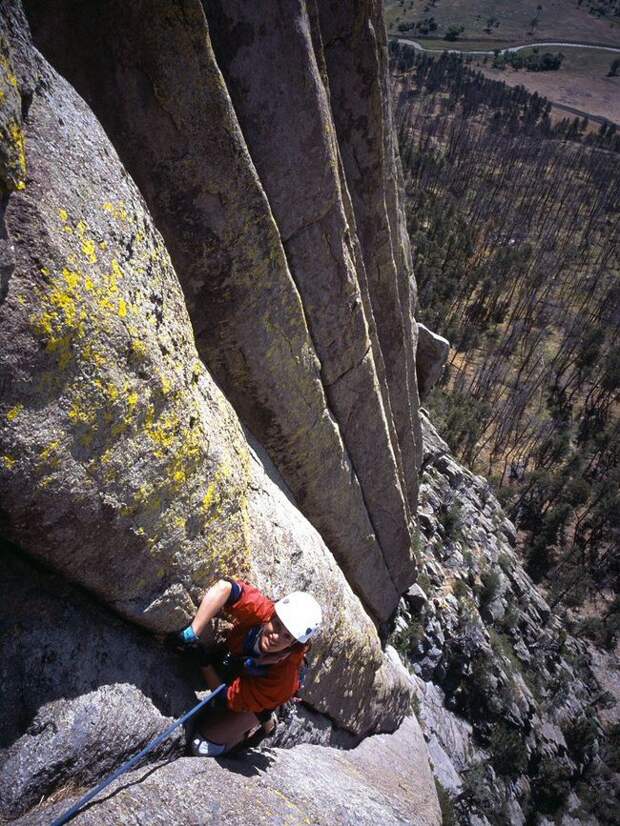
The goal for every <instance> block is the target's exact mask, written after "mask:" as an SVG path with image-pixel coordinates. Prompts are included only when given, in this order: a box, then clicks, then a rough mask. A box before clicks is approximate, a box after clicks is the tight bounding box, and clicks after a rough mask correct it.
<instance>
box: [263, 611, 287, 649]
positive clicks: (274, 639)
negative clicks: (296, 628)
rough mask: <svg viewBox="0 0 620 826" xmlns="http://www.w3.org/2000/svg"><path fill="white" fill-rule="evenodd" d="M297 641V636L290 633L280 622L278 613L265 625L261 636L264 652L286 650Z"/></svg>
mask: <svg viewBox="0 0 620 826" xmlns="http://www.w3.org/2000/svg"><path fill="white" fill-rule="evenodd" d="M294 642H295V637H294V636H293V635H292V634H290V633H289V632H288V631H287V630H286V628H285V627H284V626H283V625H282V623H281V622H280V619H279V617H278V615H277V614H274V615H273V617H272V618H271V619H270V620H269V622H266V623H265V624H264V625H263V630H262V632H261V636H260V650H261V653H262V654H276V653H277V652H278V651H284V649H285V648H289V647H290V646H291V645H292V644H293V643H294Z"/></svg>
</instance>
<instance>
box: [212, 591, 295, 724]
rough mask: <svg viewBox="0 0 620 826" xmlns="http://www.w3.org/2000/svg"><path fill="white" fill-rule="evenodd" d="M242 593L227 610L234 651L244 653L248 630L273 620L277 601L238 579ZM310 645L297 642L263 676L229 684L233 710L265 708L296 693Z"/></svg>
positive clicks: (229, 705) (230, 701)
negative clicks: (231, 624)
mask: <svg viewBox="0 0 620 826" xmlns="http://www.w3.org/2000/svg"><path fill="white" fill-rule="evenodd" d="M237 584H238V585H239V586H240V588H241V596H240V597H239V599H237V600H236V602H234V603H233V604H232V605H227V606H225V610H226V611H227V612H228V613H229V614H230V615H231V616H232V618H233V621H234V625H233V627H232V628H231V630H230V632H229V634H228V638H227V644H228V647H229V649H230V651H231V652H232V653H233V654H235V655H237V656H240V655H242V654H243V653H244V651H243V643H244V640H245V637H246V635H247V633H248V631H249V630H250V629H251V628H253V627H254V626H256V625H262V624H263V623H265V622H269V620H270V619H271V617H272V616H273V614H274V603H273V602H272V601H271V600H270V599H268V598H267V597H266V596H264V594H261V592H260V591H259V590H258V588H255V587H254V586H253V585H249V584H248V583H247V582H238V583H237ZM308 648H309V646H308V645H304V644H302V643H295V645H294V646H293V648H292V649H291V653H290V654H289V655H288V656H287V657H286V659H284V660H282V661H281V662H278V663H274V664H272V665H270V666H268V669H267V673H266V674H265V675H263V676H260V677H259V676H251V675H249V674H248V675H245V674H242V675H241V676H240V677H237V678H236V680H234V682H233V683H232V684H231V685H230V686H229V687H228V690H227V692H226V698H227V700H228V707H229V708H230V709H232V710H233V711H254V712H258V711H264V710H265V709H271V708H276V707H277V706H279V705H282V703H286V702H287V700H290V699H291V697H294V696H295V694H296V693H297V691H298V690H299V686H300V674H299V672H300V668H301V665H302V663H303V659H304V654H305V653H306V651H307V650H308Z"/></svg>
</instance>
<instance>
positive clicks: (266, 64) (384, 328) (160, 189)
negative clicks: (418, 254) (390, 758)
mask: <svg viewBox="0 0 620 826" xmlns="http://www.w3.org/2000/svg"><path fill="white" fill-rule="evenodd" d="M203 5H204V8H203ZM28 11H29V14H30V17H31V22H32V24H33V29H34V35H35V39H36V41H37V44H38V45H39V47H40V48H41V49H42V50H43V52H44V53H45V54H46V55H47V56H48V57H49V59H50V60H51V61H52V62H53V63H54V64H55V65H56V67H57V68H58V69H59V70H60V71H61V72H62V73H63V74H64V75H65V76H66V77H67V78H68V79H69V80H70V81H71V82H72V83H73V84H74V85H75V87H76V88H77V89H78V91H79V92H80V93H81V94H82V95H83V96H84V98H85V99H86V100H87V101H88V102H89V104H90V105H91V106H92V108H93V109H94V111H95V113H96V114H97V116H98V118H99V119H100V120H101V122H102V123H103V125H104V127H105V129H106V131H107V132H108V134H109V135H110V136H111V138H112V141H113V143H114V145H115V148H116V149H117V150H118V152H119V154H120V157H121V159H122V160H123V162H124V164H125V166H126V168H127V169H128V170H129V172H130V173H131V174H132V176H133V177H134V178H135V180H136V182H137V183H138V185H139V187H140V189H141V191H142V194H143V195H144V197H145V198H146V201H147V203H148V205H149V208H150V210H151V212H152V214H153V216H154V219H155V221H156V223H157V226H158V228H159V229H160V230H161V232H162V234H163V237H164V239H165V241H166V245H167V248H168V249H169V251H170V254H171V257H172V261H173V263H174V265H175V269H176V271H177V273H178V275H179V279H180V281H181V284H182V286H183V290H184V293H185V296H186V301H187V306H188V310H189V313H190V316H191V320H192V323H193V327H194V331H195V334H196V340H197V345H198V349H199V352H200V355H201V356H202V358H203V360H204V361H205V363H206V364H207V366H208V368H209V369H210V371H211V372H212V374H213V375H214V376H215V378H216V380H217V382H218V384H219V386H220V387H221V388H222V389H223V390H224V392H225V393H226V395H227V397H228V398H229V399H230V400H231V402H232V403H233V405H234V407H235V409H236V411H237V413H238V414H239V415H240V417H241V418H242V420H243V421H244V423H245V424H246V425H247V426H248V427H249V428H250V429H251V431H252V432H253V433H254V435H255V436H256V437H257V438H258V439H259V440H260V441H261V443H262V444H263V445H264V446H265V447H266V448H267V450H268V452H269V454H270V456H271V458H272V460H273V461H274V462H275V464H276V466H277V467H278V469H279V471H280V473H281V474H282V476H283V477H284V479H285V480H286V482H287V484H288V485H289V487H290V489H291V492H292V494H293V496H294V498H295V500H296V502H297V504H298V506H299V507H300V508H301V510H302V511H303V512H304V514H305V515H306V516H307V517H308V518H309V519H310V521H311V522H312V523H313V524H314V525H315V527H317V529H318V530H319V531H320V533H321V535H322V537H323V538H324V540H325V541H326V543H327V544H328V546H329V547H330V549H331V550H332V552H333V553H334V555H335V556H336V558H337V560H338V562H339V564H340V566H341V568H342V569H343V571H344V572H345V574H346V576H347V578H348V580H349V582H350V583H351V585H352V587H353V588H354V590H355V591H356V593H357V594H358V595H359V596H360V598H361V599H362V601H363V603H364V605H365V606H366V608H367V609H368V610H369V611H370V613H371V614H372V615H373V617H374V618H375V619H376V620H378V621H380V622H382V621H384V620H386V619H387V617H388V616H389V615H390V613H391V612H392V611H393V609H394V607H395V605H396V603H397V600H398V595H399V593H402V591H403V590H404V589H405V588H406V587H407V585H408V584H410V583H411V581H412V580H413V577H414V571H415V564H414V559H413V553H412V549H411V525H412V513H413V512H414V509H415V499H416V476H417V467H418V464H419V459H420V457H419V436H418V428H419V425H418V422H417V412H416V406H417V388H416V380H415V367H414V360H413V359H414V352H415V341H416V329H415V322H414V320H413V316H412V312H411V307H412V302H413V300H414V284H413V279H412V275H411V268H410V256H409V251H408V242H407V240H406V233H405V231H404V227H403V222H402V215H401V211H400V206H399V201H398V175H399V172H398V163H397V160H396V158H395V154H394V146H393V139H392V133H391V115H390V111H389V103H388V96H387V91H386V83H387V80H386V73H385V35H384V30H383V25H382V22H381V14H380V12H381V9H380V6H379V5H378V4H367V5H364V6H363V7H359V8H353V6H351V7H349V6H347V4H345V5H344V6H343V8H342V9H330V8H328V5H327V4H326V6H325V8H323V7H322V5H321V4H318V5H317V4H315V3H314V2H309V3H304V2H295V3H291V4H287V7H286V9H285V11H282V10H281V9H279V8H278V7H277V5H276V4H264V5H256V4H249V3H242V2H238V3H237V2H227V3H217V2H216V3H208V4H201V3H199V2H197V0H195V1H194V2H184V3H181V4H170V3H167V2H163V0H158V1H155V0H151V2H138V3H131V4H127V3H123V2H120V0H119V2H116V0H115V1H114V2H108V3H105V4H103V3H102V4H95V5H94V6H93V5H92V4H91V5H90V6H89V9H88V11H87V12H86V10H85V9H84V7H83V6H81V5H80V4H79V3H69V2H67V3H60V4H57V5H56V6H55V7H54V9H53V10H52V8H51V7H50V6H49V4H45V3H41V2H38V0H33V1H32V2H29V3H28ZM336 12H337V13H336ZM147 18H148V20H149V25H148V26H145V25H144V20H145V19H147ZM347 25H348V26H349V29H350V32H352V33H349V34H348V35H347V36H349V38H350V39H349V41H347V42H348V47H349V49H350V51H351V52H352V53H355V55H356V56H359V57H356V60H355V61H354V62H353V63H351V61H350V60H345V59H343V58H342V53H341V51H339V50H338V49H337V48H336V42H342V36H341V35H342V33H343V31H344V29H346V28H347ZM367 29H368V30H369V31H371V36H369V37H366V36H364V35H362V34H361V32H362V31H366V30H367ZM345 40H346V38H345ZM212 43H213V45H212ZM324 44H325V45H324ZM197 89H199V90H200V94H197V92H196V90H197ZM347 95H348V96H349V98H350V100H351V101H352V102H351V103H350V105H349V106H348V107H347V104H346V101H345V99H346V97H347ZM358 110H359V111H358ZM361 144H364V146H365V149H364V151H363V152H362V150H361V149H360V148H359V147H360V146H361ZM356 154H357V156H358V157H360V158H361V160H360V163H361V164H362V166H361V168H360V169H359V170H358V171H356V168H355V166H354V164H353V162H352V158H353V157H354V156H355V155H356ZM362 155H363V157H361V156H362Z"/></svg>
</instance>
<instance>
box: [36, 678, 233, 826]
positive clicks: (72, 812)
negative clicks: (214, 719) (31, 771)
mask: <svg viewBox="0 0 620 826" xmlns="http://www.w3.org/2000/svg"><path fill="white" fill-rule="evenodd" d="M225 688H226V684H225V683H222V685H220V686H218V688H216V689H215V691H211V692H210V693H209V694H208V695H207V696H206V697H205V698H204V699H203V700H201V701H200V702H199V703H198V705H196V706H194V708H192V709H190V710H189V711H188V712H186V713H185V714H184V715H183V716H182V717H179V719H178V720H177V721H176V722H174V723H173V724H172V725H171V726H168V728H167V729H166V730H165V731H164V732H162V733H161V734H160V735H158V736H157V737H156V738H155V739H154V740H151V742H150V743H149V744H148V746H145V747H144V748H143V749H142V751H141V752H140V753H139V754H136V756H135V757H131V758H130V759H129V760H127V762H126V763H123V765H122V766H119V767H118V769H116V771H114V772H112V774H111V775H110V776H109V777H107V778H106V779H105V780H102V781H101V783H100V784H99V785H98V786H96V787H95V788H94V789H92V791H90V792H88V794H85V795H84V797H82V798H81V799H80V800H78V802H77V803H76V804H75V805H73V806H72V807H71V808H70V809H67V811H66V812H65V813H64V814H63V815H61V816H60V817H59V818H58V819H57V820H54V822H53V823H52V826H62V824H63V823H68V822H69V821H70V820H71V819H72V818H74V817H75V816H76V814H77V813H78V812H79V811H80V809H81V808H82V807H83V806H85V805H86V804H87V803H88V802H89V801H90V800H92V799H93V797H95V796H96V795H98V794H99V792H101V791H103V790H104V789H105V788H106V787H107V786H109V785H110V783H113V782H114V781H115V780H116V778H117V777H120V776H121V774H124V773H125V772H126V771H129V769H133V767H134V766H137V765H138V763H139V762H140V761H141V760H142V758H143V757H145V755H147V754H148V753H149V752H150V751H152V750H153V749H154V748H156V747H157V746H158V745H159V744H160V743H163V741H164V740H165V739H166V738H167V737H169V736H170V735H171V734H172V732H173V731H174V730H175V728H177V727H178V726H180V725H182V724H183V723H185V722H186V721H187V720H189V719H190V717H193V716H194V714H197V713H198V712H199V711H200V709H201V708H204V707H205V706H206V705H207V704H208V703H210V702H211V700H213V699H215V697H217V695H218V694H219V693H220V692H222V691H223V690H224V689H225Z"/></svg>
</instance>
